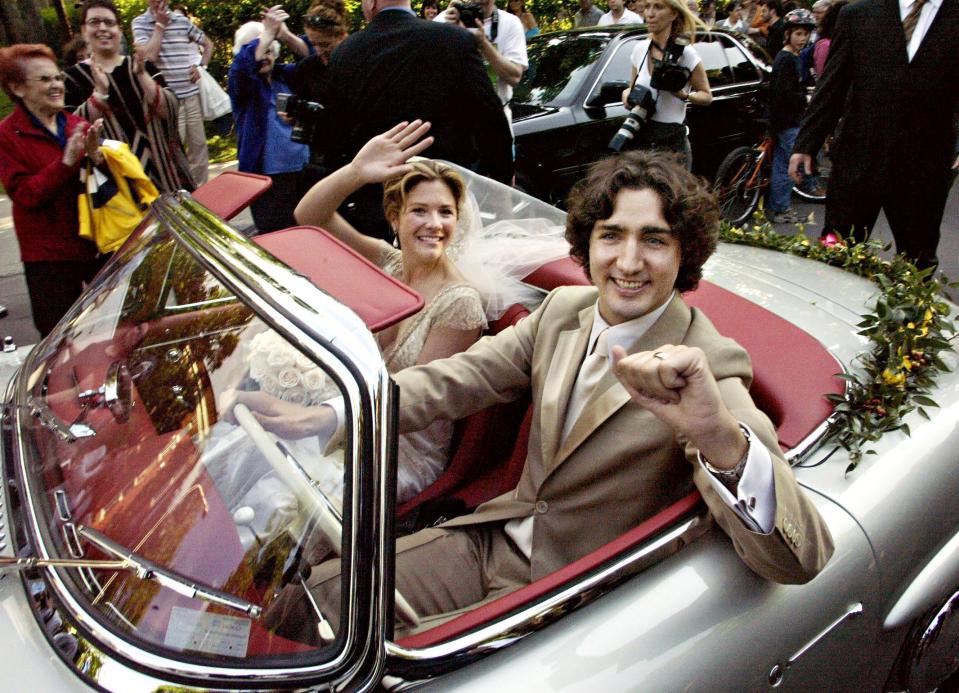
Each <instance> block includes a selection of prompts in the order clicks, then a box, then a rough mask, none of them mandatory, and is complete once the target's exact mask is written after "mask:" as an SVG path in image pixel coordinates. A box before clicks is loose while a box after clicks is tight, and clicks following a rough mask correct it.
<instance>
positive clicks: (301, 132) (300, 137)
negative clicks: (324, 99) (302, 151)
mask: <svg viewBox="0 0 959 693" xmlns="http://www.w3.org/2000/svg"><path fill="white" fill-rule="evenodd" d="M276 110H277V112H278V113H284V114H286V116H287V117H288V118H290V119H292V120H293V132H291V133H290V139H291V140H293V141H294V142H300V143H302V144H311V143H312V142H313V134H314V133H315V132H316V125H317V123H319V121H320V114H321V113H322V112H323V105H322V104H319V103H317V102H316V101H307V100H306V99H301V98H300V97H299V96H297V95H296V94H277V95H276Z"/></svg>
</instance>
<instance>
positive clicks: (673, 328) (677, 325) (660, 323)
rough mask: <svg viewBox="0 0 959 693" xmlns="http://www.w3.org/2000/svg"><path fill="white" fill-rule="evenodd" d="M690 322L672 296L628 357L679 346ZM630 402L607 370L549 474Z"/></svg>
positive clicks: (550, 468)
mask: <svg viewBox="0 0 959 693" xmlns="http://www.w3.org/2000/svg"><path fill="white" fill-rule="evenodd" d="M689 320H690V314H689V308H688V307H687V306H686V304H685V303H684V302H683V300H682V299H681V298H680V297H679V296H678V295H677V296H675V297H674V298H673V300H672V301H671V302H670V304H669V307H668V308H667V309H666V312H664V313H663V314H662V315H661V316H660V318H659V320H657V321H656V322H655V323H654V324H653V326H652V327H650V328H649V329H648V330H647V331H646V334H644V335H643V336H642V338H641V339H640V340H639V341H638V342H637V343H636V344H635V345H634V346H633V348H632V349H630V351H629V353H631V354H635V353H637V352H640V351H649V350H651V349H656V348H657V347H660V346H662V345H663V344H680V343H681V342H682V340H683V338H684V337H685V335H686V330H687V329H688V328H689ZM587 334H588V333H587ZM577 372H578V368H577ZM574 377H575V373H574ZM572 387H573V383H572V382H571V383H570V384H569V390H572ZM566 399H567V400H568V399H569V392H567V393H566ZM629 401H630V397H629V393H628V392H626V389H625V388H624V387H623V386H622V385H620V383H619V380H618V379H617V378H616V375H615V374H614V373H613V371H612V369H610V370H609V371H607V373H606V374H605V375H604V376H603V377H602V379H601V380H600V381H599V384H597V386H596V389H595V390H594V391H593V394H592V396H591V397H590V398H589V400H588V401H587V402H586V406H585V407H584V408H583V413H582V414H580V417H579V419H578V420H577V421H576V423H575V424H574V425H573V428H572V430H571V431H570V432H569V436H568V437H567V438H566V440H565V441H563V443H562V445H561V447H560V449H559V451H558V452H557V454H556V457H555V458H554V459H553V463H552V464H551V465H548V468H549V471H552V470H553V469H555V468H556V467H558V466H559V465H560V464H562V462H563V461H564V460H566V459H567V458H568V457H569V456H570V455H571V454H572V453H573V451H574V450H576V448H578V447H579V446H580V445H582V444H583V443H584V442H585V441H586V439H587V438H589V436H590V435H591V434H592V433H593V431H595V430H596V429H597V428H599V427H600V426H601V425H602V424H603V423H604V422H605V421H606V420H607V419H609V418H610V417H611V416H613V415H614V414H615V413H616V412H617V411H619V410H620V408H622V407H623V405H625V404H626V403H627V402H629ZM559 429H560V431H559V434H558V435H562V426H560V427H559ZM546 459H549V458H546ZM547 464H548V463H547Z"/></svg>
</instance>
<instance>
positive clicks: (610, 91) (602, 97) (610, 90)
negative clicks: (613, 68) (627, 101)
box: [586, 80, 629, 108]
mask: <svg viewBox="0 0 959 693" xmlns="http://www.w3.org/2000/svg"><path fill="white" fill-rule="evenodd" d="M628 86H629V83H627V82H624V81H622V80H616V81H614V82H603V83H602V85H601V86H600V87H599V91H598V92H596V93H594V94H593V95H592V96H590V97H589V98H588V99H587V100H586V108H602V107H603V106H605V105H606V104H608V103H618V102H621V101H622V100H623V90H624V89H626V88H627V87H628Z"/></svg>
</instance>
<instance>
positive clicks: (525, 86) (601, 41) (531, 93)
mask: <svg viewBox="0 0 959 693" xmlns="http://www.w3.org/2000/svg"><path fill="white" fill-rule="evenodd" d="M607 43H609V37H608V36H606V35H597V34H588V33H587V34H561V35H558V36H548V37H544V38H542V39H540V40H534V41H530V43H529V46H528V53H529V68H528V69H527V70H526V72H525V74H524V75H523V79H522V81H521V82H520V83H519V84H518V85H516V87H515V89H514V90H513V103H515V104H525V105H530V106H562V105H566V104H567V103H568V102H569V100H570V99H572V97H573V96H574V95H575V94H576V92H577V91H579V88H580V85H581V84H582V83H583V80H585V79H586V77H587V76H588V75H589V72H590V68H591V67H592V66H593V64H594V63H595V62H596V61H597V60H599V57H600V55H601V54H602V52H603V49H604V48H605V47H606V44H607Z"/></svg>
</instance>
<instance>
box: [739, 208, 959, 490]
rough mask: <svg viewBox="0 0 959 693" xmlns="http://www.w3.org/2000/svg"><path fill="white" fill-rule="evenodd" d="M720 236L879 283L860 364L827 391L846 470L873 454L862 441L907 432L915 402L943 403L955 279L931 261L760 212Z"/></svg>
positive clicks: (922, 410) (830, 433) (830, 435)
mask: <svg viewBox="0 0 959 693" xmlns="http://www.w3.org/2000/svg"><path fill="white" fill-rule="evenodd" d="M720 238H721V239H722V240H723V241H725V242H727V243H738V244H743V245H751V246H755V247H759V248H770V249H772V250H778V251H780V252H784V253H789V254H790V255H798V256H800V257H805V258H810V259H812V260H819V261H820V262H825V263H826V264H828V265H833V266H835V267H841V268H842V269H844V270H847V271H849V272H852V273H853V274H857V275H859V276H860V277H865V278H866V279H869V280H871V281H873V282H874V283H875V284H876V285H877V286H878V287H879V295H878V296H877V297H876V304H875V310H874V312H872V313H869V314H867V315H863V316H862V322H860V323H859V324H858V325H857V327H859V328H860V331H859V332H858V334H860V335H862V336H864V337H866V338H868V339H869V341H870V343H871V345H872V346H871V348H870V349H869V350H868V351H866V352H864V353H863V354H861V355H860V356H858V357H857V360H858V361H859V362H860V364H861V365H862V370H861V371H859V372H856V373H848V374H847V373H843V374H839V376H838V377H840V378H843V379H844V380H846V381H847V384H846V393H845V394H844V395H836V394H829V395H826V397H827V398H828V399H829V401H830V402H832V404H833V405H834V414H833V418H832V420H831V422H830V424H829V428H828V430H827V432H826V436H825V440H826V441H834V442H836V443H838V444H839V445H841V446H842V447H843V448H845V449H846V450H847V451H848V452H849V459H850V463H849V466H848V467H847V468H846V473H847V474H848V473H849V472H851V471H852V470H853V469H855V468H856V466H858V464H859V462H860V461H861V460H862V456H863V455H864V454H875V451H874V450H868V449H864V448H865V446H866V445H867V444H868V443H873V442H875V441H877V440H879V438H880V437H881V436H882V435H884V434H885V433H888V432H890V431H903V432H904V433H905V434H906V435H910V430H909V425H908V424H906V423H905V422H904V421H903V419H904V418H905V416H906V415H907V414H909V413H910V412H912V411H913V410H918V413H919V415H920V416H922V417H924V418H926V419H928V418H929V414H928V413H927V411H926V408H927V407H937V406H938V405H937V404H936V402H935V401H934V400H933V399H932V398H931V397H930V392H931V390H932V387H933V386H934V385H935V380H936V377H937V375H938V374H939V373H944V372H948V371H949V367H948V366H947V365H946V364H945V363H944V362H943V361H942V359H941V358H940V355H941V354H942V353H943V352H946V351H952V350H953V345H952V340H953V339H954V338H955V336H956V330H955V326H954V325H953V322H952V320H950V319H949V312H950V309H949V305H948V304H947V303H946V302H945V300H944V298H943V290H944V289H945V288H946V287H947V286H956V284H949V283H947V281H946V280H945V279H943V278H937V277H934V276H933V269H931V268H930V269H926V270H921V271H920V270H918V269H917V268H916V266H915V265H914V264H912V263H911V262H909V261H908V260H906V259H905V258H904V257H903V256H901V255H896V256H895V257H894V258H893V259H892V260H884V259H882V258H881V257H879V255H878V254H877V251H879V250H883V249H884V248H883V246H882V244H880V243H879V242H878V241H867V242H865V243H856V242H855V241H853V240H852V239H847V240H836V241H831V242H826V243H822V242H817V241H810V239H809V238H808V237H807V236H806V235H805V233H804V232H803V228H802V227H801V226H800V228H799V232H798V233H796V234H793V235H782V234H780V233H777V232H776V231H775V230H774V229H773V227H772V225H771V224H769V223H768V222H767V221H766V219H765V218H764V217H763V216H762V214H761V213H757V215H756V217H755V223H753V224H750V225H746V226H743V227H735V226H730V225H729V224H727V223H725V222H724V223H723V226H722V229H721V231H720Z"/></svg>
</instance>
